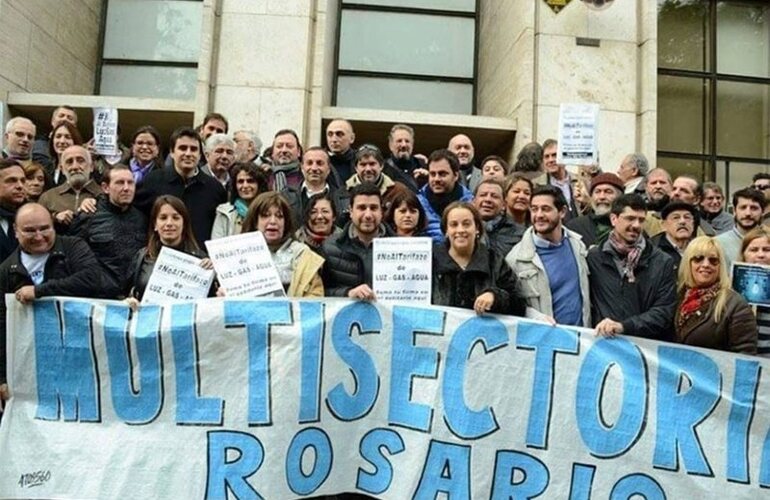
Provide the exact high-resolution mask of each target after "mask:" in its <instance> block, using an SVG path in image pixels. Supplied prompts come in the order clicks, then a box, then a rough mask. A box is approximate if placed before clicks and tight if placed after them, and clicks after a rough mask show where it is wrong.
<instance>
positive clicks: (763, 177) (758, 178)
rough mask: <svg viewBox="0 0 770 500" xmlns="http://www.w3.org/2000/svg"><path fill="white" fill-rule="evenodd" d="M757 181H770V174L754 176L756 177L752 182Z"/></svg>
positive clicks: (763, 173) (760, 173)
mask: <svg viewBox="0 0 770 500" xmlns="http://www.w3.org/2000/svg"><path fill="white" fill-rule="evenodd" d="M757 181H770V174H766V173H765V172H759V173H758V174H754V177H752V178H751V182H757Z"/></svg>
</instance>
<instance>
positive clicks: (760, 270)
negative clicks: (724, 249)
mask: <svg viewBox="0 0 770 500" xmlns="http://www.w3.org/2000/svg"><path fill="white" fill-rule="evenodd" d="M732 277H733V290H735V291H736V292H738V293H739V294H740V295H741V296H742V297H743V298H744V299H746V302H748V303H749V304H751V305H754V306H765V307H770V266H763V265H761V264H746V263H745V262H734V263H733V268H732Z"/></svg>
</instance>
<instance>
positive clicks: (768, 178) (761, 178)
mask: <svg viewBox="0 0 770 500" xmlns="http://www.w3.org/2000/svg"><path fill="white" fill-rule="evenodd" d="M751 182H752V184H751V186H752V187H753V188H754V189H756V190H757V191H760V192H761V193H762V194H764V195H765V200H767V204H766V205H765V214H764V216H763V217H762V220H763V221H764V222H763V223H764V224H770V174H766V173H764V172H760V173H758V174H755V175H754V177H752V178H751Z"/></svg>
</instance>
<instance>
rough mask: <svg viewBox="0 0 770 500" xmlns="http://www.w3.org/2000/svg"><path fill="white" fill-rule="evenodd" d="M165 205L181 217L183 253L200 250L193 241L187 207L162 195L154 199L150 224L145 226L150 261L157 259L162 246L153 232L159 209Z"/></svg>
mask: <svg viewBox="0 0 770 500" xmlns="http://www.w3.org/2000/svg"><path fill="white" fill-rule="evenodd" d="M165 205H168V206H170V207H171V208H173V209H174V210H175V211H176V212H177V213H178V214H179V215H181V216H182V221H183V223H182V248H183V249H184V251H185V252H186V253H190V252H194V251H198V250H200V247H199V246H198V242H197V240H196V239H195V233H194V232H193V227H192V222H191V221H190V212H189V211H188V210H187V206H186V205H185V204H184V202H183V201H182V200H180V199H179V198H177V197H176V196H172V195H170V194H162V195H160V196H158V197H157V198H155V203H153V204H152V210H150V222H149V224H148V225H147V234H148V236H147V257H148V258H150V259H151V260H155V259H156V258H158V254H159V253H160V249H161V247H162V246H163V244H162V243H161V241H160V237H159V236H158V233H157V232H155V222H156V219H157V218H158V214H160V209H161V208H163V206H165Z"/></svg>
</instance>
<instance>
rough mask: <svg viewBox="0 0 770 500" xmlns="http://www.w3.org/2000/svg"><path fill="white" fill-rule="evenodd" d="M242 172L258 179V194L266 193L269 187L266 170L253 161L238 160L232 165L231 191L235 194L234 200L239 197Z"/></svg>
mask: <svg viewBox="0 0 770 500" xmlns="http://www.w3.org/2000/svg"><path fill="white" fill-rule="evenodd" d="M241 172H246V173H247V174H248V175H249V177H251V178H252V179H254V180H255V181H257V195H259V194H260V193H264V192H265V191H267V190H268V189H269V187H268V184H267V176H266V175H265V172H264V171H263V170H262V169H261V168H259V167H257V166H256V165H254V164H253V163H251V162H237V163H234V164H233V166H232V167H230V190H231V191H230V192H231V193H232V196H233V201H235V198H237V197H238V184H237V179H238V174H240V173H241Z"/></svg>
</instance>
